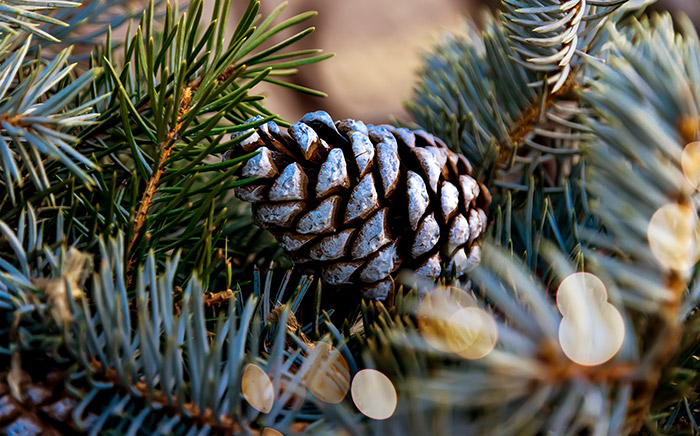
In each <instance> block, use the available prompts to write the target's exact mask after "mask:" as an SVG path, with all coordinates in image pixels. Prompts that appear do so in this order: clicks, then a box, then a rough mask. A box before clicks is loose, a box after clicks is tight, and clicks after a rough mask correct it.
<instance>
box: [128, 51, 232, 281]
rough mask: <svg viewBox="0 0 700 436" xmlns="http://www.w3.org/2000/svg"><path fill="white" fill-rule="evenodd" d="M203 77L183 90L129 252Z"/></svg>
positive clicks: (229, 71) (225, 73)
mask: <svg viewBox="0 0 700 436" xmlns="http://www.w3.org/2000/svg"><path fill="white" fill-rule="evenodd" d="M235 71H236V68H235V65H234V64H231V65H229V66H228V67H226V69H224V71H223V72H222V73H221V74H220V75H219V76H218V77H217V78H216V80H217V82H218V83H221V82H223V81H225V80H226V79H228V78H229V77H230V76H231V74H233V73H234V72H235ZM202 78H203V77H202V76H199V77H197V78H195V79H194V80H192V81H191V82H189V83H188V84H187V85H185V87H184V89H183V90H182V96H181V97H180V104H179V107H178V114H177V120H176V122H175V125H174V126H173V127H172V128H171V129H170V130H169V131H168V133H167V134H166V135H165V139H163V141H162V142H161V143H160V144H158V150H160V157H159V158H158V166H157V167H156V170H155V171H154V172H153V173H152V174H151V177H150V178H149V179H148V182H147V183H146V189H145V190H144V192H143V196H142V197H141V202H140V203H139V208H138V210H137V211H136V218H135V219H134V232H133V236H132V238H131V241H129V247H128V250H127V252H128V253H131V251H132V249H133V248H134V245H135V243H136V240H137V239H138V236H139V233H140V232H141V228H142V227H143V225H144V223H145V222H146V217H147V216H148V209H149V208H150V206H151V203H152V202H153V197H154V196H155V193H156V191H157V189H158V184H159V182H160V178H161V177H162V176H163V173H165V162H166V161H167V160H168V158H169V157H170V154H171V153H172V150H173V147H174V146H175V142H176V141H177V139H178V133H179V131H180V127H181V126H182V124H181V121H182V119H183V118H184V117H185V116H186V115H187V114H188V112H189V110H190V107H191V103H192V94H193V93H194V92H196V91H197V90H198V89H199V85H200V84H201V83H202ZM133 262H134V258H133V256H130V257H129V260H128V262H127V266H126V271H127V274H128V272H130V271H131V267H132V265H133ZM131 281H132V276H131V274H129V275H128V277H127V284H129V285H130V284H131Z"/></svg>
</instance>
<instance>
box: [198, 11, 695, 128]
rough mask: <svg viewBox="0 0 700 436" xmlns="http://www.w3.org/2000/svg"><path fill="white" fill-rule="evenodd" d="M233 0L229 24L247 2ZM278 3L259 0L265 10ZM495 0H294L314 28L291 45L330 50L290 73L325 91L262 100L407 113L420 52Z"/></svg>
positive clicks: (284, 105) (276, 106)
mask: <svg viewBox="0 0 700 436" xmlns="http://www.w3.org/2000/svg"><path fill="white" fill-rule="evenodd" d="M209 3H210V4H213V3H214V0H209ZM232 3H233V7H232V10H231V14H232V15H231V18H230V21H229V24H230V26H231V27H233V26H235V23H236V22H237V21H238V19H239V18H240V15H241V13H242V11H243V9H244V8H245V6H246V5H247V3H248V2H247V1H245V0H234V1H233V2H232ZM280 3H281V1H280V0H263V1H262V12H263V14H264V15H266V14H267V13H269V12H270V11H271V10H272V9H274V8H275V7H276V6H278V5H279V4H280ZM499 4H500V2H499V0H292V1H290V2H289V5H288V6H287V9H286V10H285V12H283V14H282V16H281V18H288V17H290V16H292V15H295V14H298V13H301V12H305V11H310V10H315V11H318V15H317V16H316V17H314V18H312V19H311V20H310V21H309V22H308V25H309V26H314V27H316V31H315V32H314V33H313V34H311V36H309V37H307V38H305V39H304V40H302V41H301V45H300V46H296V48H297V49H302V48H322V49H323V50H324V52H326V53H328V52H333V53H335V56H334V57H333V58H331V59H328V60H326V61H324V62H321V63H319V64H313V65H308V66H305V67H302V68H301V69H300V71H299V74H297V75H296V76H292V77H291V81H292V82H294V83H296V84H299V85H302V86H306V87H310V88H314V89H318V90H321V91H324V92H326V93H327V94H328V98H320V97H309V96H304V95H301V94H299V93H297V92H293V91H290V90H287V89H281V88H279V87H273V86H268V87H263V89H264V92H263V94H265V95H266V96H267V97H268V99H267V102H266V104H267V107H268V108H269V109H270V110H272V111H274V112H277V113H278V114H280V115H281V116H282V117H283V118H285V119H287V120H289V121H292V122H294V121H297V120H298V119H299V118H300V117H301V116H302V115H303V114H304V113H306V112H309V111H313V110H317V109H323V110H325V111H327V112H329V113H330V114H331V116H332V117H333V118H334V119H342V118H356V119H362V120H364V121H365V122H368V123H383V122H387V121H389V119H390V118H391V117H398V118H399V119H404V120H408V119H409V117H408V115H407V114H406V112H405V111H404V109H403V106H402V104H403V101H405V100H406V99H408V98H409V96H410V93H411V89H412V86H413V83H414V81H415V77H416V73H417V71H418V69H419V68H420V65H421V58H422V56H423V54H424V53H426V52H427V51H428V50H430V48H431V46H433V45H434V44H435V43H436V42H437V41H439V40H440V38H441V36H442V35H443V34H444V32H447V31H451V32H459V31H461V29H462V28H463V27H464V22H465V17H468V16H469V17H472V19H474V20H476V21H477V23H478V21H479V20H478V18H479V16H480V15H481V14H482V13H485V12H488V11H489V10H491V11H494V10H495V9H496V8H498V5H499ZM654 8H656V9H660V8H665V9H669V10H672V11H674V12H678V11H684V12H685V13H686V14H688V15H689V16H690V17H691V19H693V21H694V22H695V23H696V25H697V24H698V23H700V0H659V1H658V2H657V4H656V5H655V6H654ZM297 30H298V29H297Z"/></svg>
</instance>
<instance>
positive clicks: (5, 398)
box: [0, 370, 97, 436]
mask: <svg viewBox="0 0 700 436" xmlns="http://www.w3.org/2000/svg"><path fill="white" fill-rule="evenodd" d="M7 375H8V374H7V373H6V372H3V373H0V434H6V435H24V436H32V435H37V436H38V435H43V436H60V435H69V434H70V435H77V434H83V433H84V432H83V431H81V430H79V429H78V428H77V427H76V426H75V425H74V423H73V417H72V416H71V414H72V413H73V409H75V408H76V407H77V406H78V403H79V400H77V399H76V398H74V397H73V396H70V395H68V393H67V392H66V391H65V389H63V384H62V379H63V374H62V373H61V372H60V371H58V370H55V371H53V372H50V373H48V374H44V376H45V378H44V379H43V380H39V381H36V382H33V381H32V380H31V378H30V377H29V374H27V373H26V372H24V371H22V373H21V381H20V382H19V388H18V389H19V391H20V392H19V395H20V398H18V397H17V396H18V393H17V392H13V389H12V387H11V384H10V382H9V381H8V377H7ZM96 419H97V416H96V415H94V414H92V413H91V414H90V415H89V416H88V420H87V421H86V424H88V425H90V424H91V423H94V422H95V420H96Z"/></svg>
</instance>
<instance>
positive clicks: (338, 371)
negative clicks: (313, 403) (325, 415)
mask: <svg viewBox="0 0 700 436" xmlns="http://www.w3.org/2000/svg"><path fill="white" fill-rule="evenodd" d="M301 371H302V373H303V375H302V379H303V380H304V383H305V384H306V388H307V389H308V390H309V392H311V393H312V394H313V395H314V396H315V397H316V398H318V399H319V400H321V401H324V402H326V403H340V402H341V401H343V399H344V398H345V395H347V393H348V390H349V389H350V368H349V367H348V363H347V362H346V361H345V358H344V357H343V355H342V354H341V353H340V351H339V350H338V349H337V348H334V347H333V346H332V345H331V344H329V343H327V342H317V343H316V344H315V345H314V347H313V350H312V351H311V353H310V354H309V356H308V357H307V358H306V360H305V361H304V364H303V365H302V367H301Z"/></svg>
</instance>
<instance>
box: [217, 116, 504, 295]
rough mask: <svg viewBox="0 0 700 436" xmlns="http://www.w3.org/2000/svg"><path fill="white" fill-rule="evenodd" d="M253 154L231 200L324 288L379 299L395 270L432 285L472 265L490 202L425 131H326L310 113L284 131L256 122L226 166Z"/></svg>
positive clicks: (343, 127) (337, 126) (350, 127)
mask: <svg viewBox="0 0 700 436" xmlns="http://www.w3.org/2000/svg"><path fill="white" fill-rule="evenodd" d="M246 133H248V134H249V133H250V131H248V132H243V133H242V134H239V136H240V135H244V134H246ZM254 151H258V152H259V153H258V154H257V155H255V156H254V157H252V158H251V159H249V160H248V161H247V162H245V163H244V164H243V165H242V167H241V168H240V169H239V170H238V175H239V176H240V177H242V178H256V180H255V181H253V182H252V183H251V184H249V185H245V186H242V187H239V188H237V189H236V196H237V197H238V198H240V199H241V200H244V201H247V202H250V203H252V204H253V217H254V219H255V221H256V223H258V224H259V225H260V226H262V227H264V228H267V229H269V230H270V231H271V232H272V233H273V234H274V235H275V237H276V238H277V240H278V241H279V243H280V245H281V246H282V247H283V248H284V250H285V251H286V252H287V253H288V254H289V255H290V256H291V258H292V259H293V260H294V262H295V263H296V264H297V265H300V266H302V267H303V268H304V269H306V270H311V271H313V272H320V275H321V278H322V280H323V281H324V282H325V283H327V284H331V285H353V286H356V287H359V288H361V291H362V294H363V296H364V297H367V298H375V299H383V298H385V297H387V295H389V293H390V292H392V289H393V278H392V274H394V273H396V272H397V271H398V269H399V268H400V267H401V268H406V269H410V270H412V271H414V273H415V274H417V275H419V276H423V277H426V278H431V279H434V278H436V277H437V276H439V275H440V274H441V273H442V272H443V268H447V271H445V272H446V273H453V272H456V274H457V275H458V276H462V275H464V273H466V272H467V271H469V270H470V269H471V268H473V267H474V266H475V265H476V264H477V263H478V262H479V259H480V255H481V251H480V248H479V245H478V243H479V238H480V236H481V235H482V234H483V233H484V232H485V230H486V221H487V220H486V214H485V213H484V210H485V209H486V208H487V206H488V205H489V203H490V201H491V196H490V194H489V192H488V191H487V190H486V188H485V187H484V186H483V185H480V184H479V183H477V181H476V180H474V179H473V178H472V177H471V173H472V168H471V165H470V163H469V161H468V160H467V159H466V158H465V157H464V156H462V155H458V154H456V153H453V152H452V151H450V150H449V149H448V148H447V146H446V145H445V144H444V143H443V142H442V141H441V140H439V139H437V138H435V137H433V136H432V135H430V134H428V133H426V132H423V131H410V130H408V129H404V128H395V127H392V126H388V125H381V126H372V125H365V124H364V123H362V122H361V121H354V120H350V119H347V120H343V121H337V122H335V123H334V122H333V120H332V119H331V117H330V115H328V114H327V113H325V112H322V111H317V112H312V113H309V114H307V115H305V116H304V117H303V118H302V119H301V120H300V121H299V122H297V123H294V124H293V125H291V126H290V127H289V129H288V130H287V133H284V132H282V131H281V130H280V129H279V127H278V126H277V125H276V124H275V123H274V122H268V123H266V124H263V125H262V126H260V127H259V128H258V130H257V131H256V132H253V133H252V134H251V135H250V136H247V137H245V138H244V139H242V140H241V141H240V143H239V144H238V145H237V146H235V147H234V148H233V149H231V150H229V151H228V152H226V153H225V155H224V159H231V158H234V157H238V156H242V155H244V154H247V153H251V152H254ZM452 268H455V269H456V270H453V269H452Z"/></svg>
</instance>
